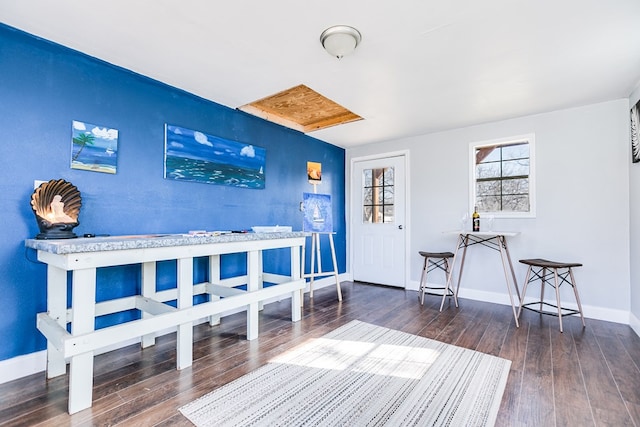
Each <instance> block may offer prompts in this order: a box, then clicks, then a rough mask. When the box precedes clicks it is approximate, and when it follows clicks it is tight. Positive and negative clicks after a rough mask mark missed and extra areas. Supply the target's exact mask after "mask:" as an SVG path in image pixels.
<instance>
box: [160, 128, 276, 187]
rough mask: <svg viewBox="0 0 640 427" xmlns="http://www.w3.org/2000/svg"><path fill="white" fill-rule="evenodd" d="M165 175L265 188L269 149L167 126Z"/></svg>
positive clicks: (169, 177) (197, 180) (170, 177)
mask: <svg viewBox="0 0 640 427" xmlns="http://www.w3.org/2000/svg"><path fill="white" fill-rule="evenodd" d="M164 147H165V151H164V177H165V178H166V179H175V180H180V181H195V182H202V183H206V184H220V185H230V186H234V187H243V188H256V189H263V188H264V187H265V159H266V150H265V149H264V148H261V147H256V146H254V145H252V144H245V143H242V142H237V141H231V140H228V139H225V138H221V137H219V136H213V135H208V134H206V133H204V132H199V131H196V130H192V129H187V128H183V127H180V126H175V125H169V124H166V125H165V145H164Z"/></svg>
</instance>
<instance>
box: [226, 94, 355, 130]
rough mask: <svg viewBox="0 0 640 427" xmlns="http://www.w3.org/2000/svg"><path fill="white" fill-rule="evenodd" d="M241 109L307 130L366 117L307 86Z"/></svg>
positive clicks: (297, 128) (294, 127)
mask: <svg viewBox="0 0 640 427" xmlns="http://www.w3.org/2000/svg"><path fill="white" fill-rule="evenodd" d="M238 109H239V110H241V111H244V112H247V113H249V114H253V115H254V116H258V117H262V118H263V119H265V120H268V121H271V122H274V123H278V124H280V125H282V126H286V127H289V128H291V129H296V130H299V131H300V132H305V133H306V132H311V131H314V130H319V129H324V128H328V127H331V126H336V125H340V124H343V123H349V122H353V121H356V120H362V117H360V116H358V115H357V114H354V113H352V112H351V111H349V110H347V109H346V108H344V107H343V106H341V105H340V104H337V103H335V102H333V101H332V100H330V99H328V98H325V97H324V96H322V95H320V94H319V93H318V92H316V91H314V90H312V89H310V88H308V87H307V86H305V85H298V86H295V87H292V88H291V89H287V90H284V91H282V92H279V93H276V94H275V95H271V96H268V97H266V98H262V99H260V100H258V101H254V102H252V103H250V104H246V105H243V106H242V107H239V108H238Z"/></svg>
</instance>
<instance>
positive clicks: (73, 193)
mask: <svg viewBox="0 0 640 427" xmlns="http://www.w3.org/2000/svg"><path fill="white" fill-rule="evenodd" d="M81 206H82V198H81V197H80V192H79V191H78V188H77V187H76V186H75V185H73V184H71V183H70V182H67V181H65V180H64V179H57V180H56V179H52V180H51V181H49V182H45V183H43V184H41V185H40V186H39V187H38V188H36V189H35V191H34V192H33V194H32V195H31V208H32V209H33V212H34V213H35V214H36V216H37V217H38V219H42V220H45V221H46V222H48V223H50V224H76V225H77V224H78V215H79V214H80V207H81Z"/></svg>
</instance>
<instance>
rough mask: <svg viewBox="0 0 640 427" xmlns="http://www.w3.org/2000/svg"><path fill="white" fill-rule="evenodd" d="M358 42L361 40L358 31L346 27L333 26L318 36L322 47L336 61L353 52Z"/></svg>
mask: <svg viewBox="0 0 640 427" xmlns="http://www.w3.org/2000/svg"><path fill="white" fill-rule="evenodd" d="M360 40H362V35H361V34H360V31H358V30H356V29H355V28H353V27H350V26H348V25H334V26H333V27H329V28H327V29H326V30H324V31H323V32H322V34H320V43H322V47H324V49H325V50H326V51H327V52H329V54H330V55H331V56H335V57H336V58H338V59H340V58H342V57H343V56H344V55H347V54H349V53H351V52H353V51H354V50H355V48H356V47H357V46H358V44H360Z"/></svg>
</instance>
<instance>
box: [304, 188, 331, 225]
mask: <svg viewBox="0 0 640 427" xmlns="http://www.w3.org/2000/svg"><path fill="white" fill-rule="evenodd" d="M302 206H303V208H304V222H303V224H302V230H303V231H307V232H311V233H332V232H333V216H332V215H331V196H330V195H329V194H316V193H303V194H302Z"/></svg>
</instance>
